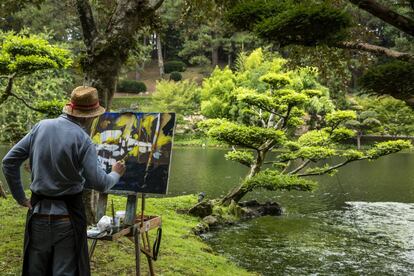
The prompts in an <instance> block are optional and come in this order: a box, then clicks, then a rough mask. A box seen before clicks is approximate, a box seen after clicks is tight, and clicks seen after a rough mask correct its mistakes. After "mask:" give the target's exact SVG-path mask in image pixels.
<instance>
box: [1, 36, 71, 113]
mask: <svg viewBox="0 0 414 276" xmlns="http://www.w3.org/2000/svg"><path fill="white" fill-rule="evenodd" d="M71 64H72V59H71V57H70V52H69V51H68V50H66V49H63V48H61V47H59V46H56V45H52V44H50V43H49V42H48V41H47V40H46V39H44V38H42V37H40V36H38V35H33V34H30V35H27V34H24V33H21V34H15V33H13V32H8V33H0V81H1V82H2V83H4V85H5V90H4V91H0V105H2V104H3V103H4V102H6V101H7V99H9V98H10V97H14V98H16V99H17V100H19V101H21V102H22V103H23V104H24V105H25V106H27V107H28V108H30V109H32V110H35V111H38V112H43V113H45V112H47V110H48V109H47V108H42V107H39V106H34V105H32V104H31V101H30V100H29V99H28V95H19V94H18V93H15V92H14V91H13V84H14V82H15V81H16V80H18V79H19V78H22V77H24V76H28V75H32V74H34V73H36V72H39V71H45V70H53V69H64V68H67V67H69V66H70V65H71Z"/></svg>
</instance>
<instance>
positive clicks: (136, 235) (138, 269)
mask: <svg viewBox="0 0 414 276" xmlns="http://www.w3.org/2000/svg"><path fill="white" fill-rule="evenodd" d="M139 236H140V233H139V231H138V230H137V229H136V228H135V229H134V243H135V270H136V276H141V260H140V257H141V245H140V243H139Z"/></svg>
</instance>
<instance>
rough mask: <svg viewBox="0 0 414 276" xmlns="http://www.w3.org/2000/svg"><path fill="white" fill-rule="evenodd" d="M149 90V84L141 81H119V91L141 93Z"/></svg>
mask: <svg viewBox="0 0 414 276" xmlns="http://www.w3.org/2000/svg"><path fill="white" fill-rule="evenodd" d="M145 91H147V86H146V85H145V83H143V82H141V81H134V80H122V81H120V82H118V86H117V92H130V93H141V92H145Z"/></svg>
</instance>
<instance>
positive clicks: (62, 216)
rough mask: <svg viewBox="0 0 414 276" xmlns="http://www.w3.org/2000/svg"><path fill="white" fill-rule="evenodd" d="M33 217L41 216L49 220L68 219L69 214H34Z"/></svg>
mask: <svg viewBox="0 0 414 276" xmlns="http://www.w3.org/2000/svg"><path fill="white" fill-rule="evenodd" d="M33 217H35V218H43V219H47V220H49V221H55V220H63V221H70V216H69V215H47V214H34V215H33Z"/></svg>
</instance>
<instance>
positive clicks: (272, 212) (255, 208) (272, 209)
mask: <svg viewBox="0 0 414 276" xmlns="http://www.w3.org/2000/svg"><path fill="white" fill-rule="evenodd" d="M240 206H242V207H243V210H244V211H245V217H248V218H254V217H261V216H280V215H281V214H282V207H281V206H280V205H279V204H278V203H276V202H266V203H259V202H258V201H256V200H251V201H247V202H242V203H240Z"/></svg>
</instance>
